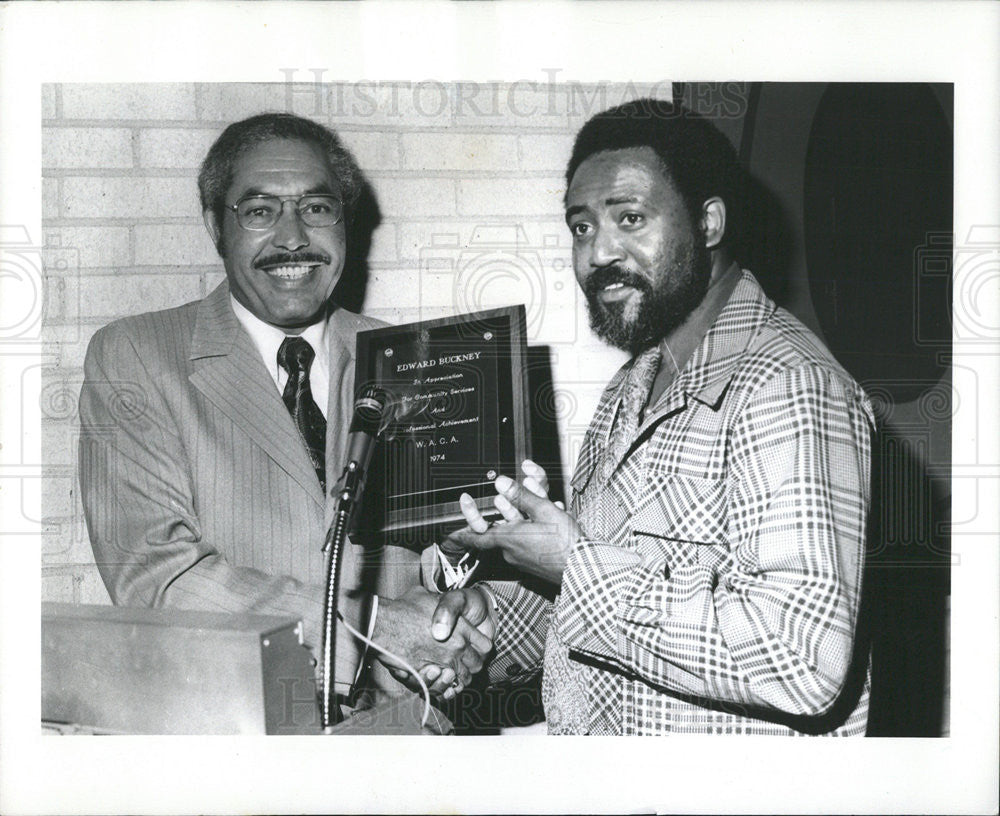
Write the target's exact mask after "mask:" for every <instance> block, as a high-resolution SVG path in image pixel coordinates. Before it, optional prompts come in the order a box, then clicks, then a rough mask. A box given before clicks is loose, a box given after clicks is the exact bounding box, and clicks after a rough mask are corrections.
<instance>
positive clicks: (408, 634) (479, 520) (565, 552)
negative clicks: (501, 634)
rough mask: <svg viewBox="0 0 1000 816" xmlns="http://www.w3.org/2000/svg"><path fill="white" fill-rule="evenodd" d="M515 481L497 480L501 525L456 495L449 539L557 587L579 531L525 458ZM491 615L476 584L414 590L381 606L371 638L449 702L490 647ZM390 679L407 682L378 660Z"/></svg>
mask: <svg viewBox="0 0 1000 816" xmlns="http://www.w3.org/2000/svg"><path fill="white" fill-rule="evenodd" d="M521 470H522V472H523V474H524V480H523V481H522V483H521V484H518V483H517V482H515V481H514V480H513V479H511V478H509V477H507V476H499V477H497V479H496V482H495V486H496V489H497V495H496V496H495V498H494V501H493V503H494V505H495V507H496V508H497V510H498V511H499V512H500V515H501V517H502V518H501V521H500V522H499V523H496V524H492V523H489V522H487V521H486V520H485V519H484V518H483V517H482V515H481V514H480V513H479V511H478V510H477V509H476V504H475V502H474V501H473V500H472V499H471V498H470V497H469V496H467V495H464V494H463V495H462V497H461V499H460V501H459V504H460V506H461V509H462V515H463V516H465V520H466V522H467V526H466V527H464V528H462V529H461V530H458V531H456V532H455V533H453V534H452V536H451V537H452V539H453V541H454V542H455V543H456V544H457V545H459V546H460V547H462V548H465V549H469V550H499V551H500V552H501V553H502V554H503V558H504V560H505V561H506V562H507V563H509V564H511V565H512V566H514V567H518V568H519V569H521V570H522V571H523V572H524V573H525V574H527V575H533V576H535V577H536V578H541V579H543V580H546V581H549V582H550V583H552V584H553V585H554V586H556V587H559V585H560V584H561V583H562V575H563V571H564V570H565V569H566V563H567V559H568V557H569V554H570V551H571V550H572V548H573V546H574V544H576V543H577V542H579V541H581V540H582V539H583V538H584V535H583V530H582V529H581V528H580V526H579V524H577V521H576V519H575V518H573V516H571V515H570V514H569V513H567V512H566V510H565V508H564V507H563V505H562V503H561V502H551V501H549V498H548V479H547V477H546V474H545V471H544V469H543V468H542V467H541V466H539V465H537V464H535V463H534V462H532V461H531V460H530V459H526V460H525V461H524V462H523V463H522V465H521ZM496 628H497V620H496V611H495V610H494V608H493V598H492V593H489V591H488V590H486V589H485V588H484V587H482V586H472V587H468V588H465V589H454V590H451V591H450V592H446V593H444V594H443V595H437V594H435V593H432V592H429V591H427V590H426V589H423V588H422V587H413V588H412V589H410V590H409V591H408V592H407V593H406V594H405V595H404V596H403V597H402V598H398V599H396V600H394V601H385V606H383V605H382V604H380V606H379V612H378V615H377V616H376V621H375V636H374V640H375V641H376V642H377V643H379V644H380V645H382V646H384V647H385V648H387V649H389V651H391V652H394V653H395V654H397V655H399V656H400V657H403V658H404V659H406V660H407V661H408V662H409V663H410V665H411V666H413V667H414V668H415V669H416V670H417V671H418V672H419V673H420V676H421V677H422V678H423V680H424V682H426V683H427V686H428V688H429V689H430V691H431V693H433V694H436V695H437V696H440V697H443V698H444V699H446V700H448V699H451V698H452V697H454V696H455V695H456V694H457V693H458V692H459V691H461V690H462V689H463V688H464V687H465V686H467V685H468V683H469V681H470V680H471V679H472V675H473V674H475V673H476V672H478V671H479V670H480V669H482V667H483V665H484V661H485V659H486V657H487V656H488V655H489V653H490V652H491V651H492V649H493V640H494V636H495V635H496ZM379 659H380V660H381V661H382V662H383V663H384V664H385V665H386V666H387V667H388V668H389V670H390V671H391V672H392V673H393V676H394V677H396V679H398V680H401V681H403V682H406V683H408V684H411V683H412V682H414V681H413V680H412V678H410V677H409V673H408V672H407V671H405V670H404V669H402V668H401V667H400V666H399V664H398V663H395V662H393V661H392V660H391V659H390V658H379Z"/></svg>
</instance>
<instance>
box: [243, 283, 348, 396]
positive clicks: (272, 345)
mask: <svg viewBox="0 0 1000 816" xmlns="http://www.w3.org/2000/svg"><path fill="white" fill-rule="evenodd" d="M229 299H230V301H231V302H232V305H233V312H234V313H235V314H236V319H237V320H238V321H239V322H240V325H241V326H243V328H244V329H246V331H247V334H249V335H250V339H251V340H253V342H254V345H255V346H256V347H257V350H258V351H259V352H260V356H261V358H262V359H263V360H264V365H265V366H267V370H268V372H269V373H270V374H271V377H272V379H274V381H275V382H277V381H278V348H279V347H280V346H281V343H282V341H283V340H284V339H285V337H287V336H288V335H286V334H285V333H284V332H283V331H282V330H281V329H279V328H278V327H277V326H272V325H271V324H270V323H265V322H264V321H263V320H261V319H260V318H259V317H257V315H255V314H254V313H253V312H251V311H250V310H249V309H248V308H247V307H246V306H244V305H243V304H242V303H240V302H239V301H238V300H237V299H236V298H235V297H233V295H232V293H230V295H229ZM326 324H327V321H326V320H325V319H320V320H319V321H318V322H316V323H313V324H312V325H311V326H308V327H306V328H305V329H304V330H303V331H302V333H301V334H300V335H299V336H300V337H301V338H302V339H303V340H305V341H307V342H308V343H309V345H310V346H312V347H313V351H314V352H316V356H315V358H314V360H313V365H317V364H318V365H320V366H321V367H322V368H323V370H326V369H327V368H328V364H329V358H330V350H329V348H328V346H327V337H326Z"/></svg>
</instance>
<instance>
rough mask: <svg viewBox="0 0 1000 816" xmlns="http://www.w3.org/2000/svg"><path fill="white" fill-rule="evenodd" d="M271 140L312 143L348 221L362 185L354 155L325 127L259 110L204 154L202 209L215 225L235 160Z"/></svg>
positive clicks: (200, 183)
mask: <svg viewBox="0 0 1000 816" xmlns="http://www.w3.org/2000/svg"><path fill="white" fill-rule="evenodd" d="M272 139H293V140H296V141H300V142H306V143H307V144H313V145H316V147H318V148H319V149H320V150H321V151H323V153H324V155H325V156H326V159H327V162H328V163H329V165H330V171H331V172H332V174H333V177H334V178H335V179H337V183H338V184H339V185H340V193H341V196H342V197H343V201H344V218H345V220H347V221H350V219H351V216H352V214H353V210H354V206H355V204H356V203H357V200H358V196H359V195H360V194H361V189H362V187H363V185H364V181H363V177H362V175H361V170H360V169H359V168H358V165H357V163H356V162H355V161H354V157H353V156H352V155H351V154H350V152H349V151H348V150H347V148H345V147H344V146H343V144H341V142H340V139H339V138H337V134H336V133H334V132H333V131H332V130H330V129H329V128H325V127H323V126H322V125H319V124H317V123H316V122H313V121H312V120H310V119H304V118H302V117H301V116H295V115H294V114H291V113H262V114H260V115H258V116H251V117H250V118H249V119H244V120H242V121H240V122H234V123H233V124H231V125H230V126H229V127H227V128H226V129H225V130H224V131H222V135H220V136H219V138H218V139H216V140H215V144H213V145H212V147H211V148H210V149H209V151H208V155H207V156H205V161H204V162H202V165H201V172H199V173H198V192H199V194H200V195H201V208H202V210H211V211H212V212H213V213H214V214H215V218H216V220H217V222H218V223H219V224H221V223H222V219H223V216H224V215H225V206H226V204H225V201H226V192H227V191H228V190H229V186H230V185H231V184H232V183H233V170H234V168H235V166H236V161H237V159H239V157H240V156H242V155H243V154H244V153H245V152H247V151H248V150H250V149H251V148H254V147H256V146H257V145H259V144H262V143H264V142H268V141H270V140H272Z"/></svg>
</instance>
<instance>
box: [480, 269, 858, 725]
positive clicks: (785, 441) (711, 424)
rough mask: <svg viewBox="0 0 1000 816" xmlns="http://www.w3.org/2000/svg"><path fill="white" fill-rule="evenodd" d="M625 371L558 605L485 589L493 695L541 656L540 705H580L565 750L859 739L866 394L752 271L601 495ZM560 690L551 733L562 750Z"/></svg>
mask: <svg viewBox="0 0 1000 816" xmlns="http://www.w3.org/2000/svg"><path fill="white" fill-rule="evenodd" d="M632 362H633V361H630V362H629V363H627V364H626V365H625V366H624V367H623V368H622V369H621V370H620V371H619V372H618V373H617V374H616V376H615V377H614V378H613V379H612V381H611V383H610V384H609V385H608V387H607V389H606V390H605V392H604V394H603V396H602V398H601V400H600V403H599V405H598V407H597V410H596V413H595V415H594V418H593V421H592V422H591V425H590V428H589V429H588V431H587V435H586V437H585V440H584V442H583V447H582V450H581V452H580V456H579V460H578V463H577V467H576V472H575V474H574V476H573V480H572V507H571V509H572V511H573V513H574V515H576V516H577V517H578V518H580V517H581V516H582V515H585V516H586V517H587V518H588V519H591V520H592V521H591V526H593V527H597V528H599V529H589V528H587V527H585V532H586V533H587V536H588V540H585V541H581V542H578V543H577V544H575V545H574V547H573V549H572V552H571V554H570V557H569V561H568V564H567V567H566V570H565V572H564V574H563V580H562V586H561V590H560V594H559V596H558V597H557V598H556V600H555V602H554V603H550V602H548V601H546V599H545V598H543V597H542V596H541V595H538V594H536V593H535V592H533V591H531V590H530V589H528V588H527V587H526V586H525V585H524V584H522V583H520V582H493V583H491V585H490V586H491V588H492V589H493V591H494V593H495V595H496V596H497V602H498V610H499V631H498V634H497V640H496V658H495V659H494V661H493V662H492V664H491V666H490V678H491V680H492V681H500V680H513V681H518V680H521V679H526V678H527V677H529V676H530V675H531V674H532V673H534V672H536V671H537V670H538V669H539V668H540V667H541V665H542V660H543V652H545V650H546V649H547V650H548V652H549V654H548V655H547V656H546V657H545V672H546V675H551V677H549V676H547V677H545V678H544V679H543V689H544V686H545V685H550V686H551V684H552V683H556V684H558V683H561V682H580V683H581V684H582V687H583V690H584V695H585V711H584V712H583V716H582V724H581V723H578V724H577V725H576V726H574V727H573V728H571V729H568V730H569V731H570V732H572V733H575V732H583V733H597V734H665V733H684V732H687V733H728V734H837V735H848V734H864V731H865V726H866V723H867V715H868V695H869V687H870V669H869V657H868V649H867V647H864V646H862V647H859V648H858V649H855V634H856V626H857V621H858V610H859V604H860V594H861V578H862V567H863V561H864V547H865V528H866V516H867V508H868V504H869V476H870V474H869V468H870V442H871V440H870V435H871V433H872V431H873V429H874V418H873V415H872V410H871V406H870V404H869V402H868V399H867V397H866V395H865V394H864V392H863V391H862V390H861V388H860V387H859V386H858V385H857V383H855V382H854V380H853V379H852V378H851V377H850V375H848V374H847V373H846V372H845V371H844V370H843V369H842V368H841V367H840V366H839V365H838V364H837V362H836V361H835V360H834V359H833V357H832V356H831V355H830V353H829V352H828V351H827V350H826V348H825V347H824V346H823V345H822V344H821V343H820V341H819V340H817V338H816V337H815V336H814V335H813V334H812V333H811V332H810V331H809V330H808V329H807V328H806V327H805V326H803V325H802V324H801V323H800V322H799V321H798V320H796V319H795V318H794V317H792V315H790V314H789V313H788V312H786V311H785V310H783V309H779V308H777V307H776V306H775V304H774V303H773V302H772V301H770V300H769V299H768V298H767V297H766V295H765V294H764V292H763V291H762V290H761V288H760V286H759V285H758V283H757V281H756V280H755V279H754V277H753V276H752V275H751V274H750V273H749V272H743V273H742V277H741V279H740V281H739V283H738V285H737V287H736V289H735V290H734V291H733V293H732V295H731V296H730V299H729V301H728V303H727V304H726V306H725V307H724V308H723V310H722V311H721V313H720V314H719V315H718V317H717V318H716V320H715V322H714V323H713V325H712V327H711V328H710V329H709V331H708V332H707V333H706V335H705V337H704V338H703V340H702V343H701V345H700V346H699V347H698V348H697V349H696V351H695V352H694V354H693V355H692V356H691V358H690V359H689V360H688V362H687V364H686V365H685V367H684V369H683V370H682V371H681V372H680V374H679V375H678V376H677V377H676V378H675V379H674V381H673V383H672V384H671V385H670V386H669V387H668V388H667V390H666V391H665V392H664V393H663V395H662V397H661V398H660V399H659V400H658V402H657V404H656V405H655V406H652V407H651V408H650V409H649V410H647V412H646V415H645V417H644V418H643V421H642V422H641V424H640V426H639V429H638V432H637V435H636V437H635V440H634V441H633V443H632V444H631V446H630V447H629V448H628V449H627V450H626V451H625V452H624V455H623V458H622V460H621V462H620V463H619V464H618V466H617V468H616V469H615V470H614V472H613V474H612V476H611V478H610V480H609V481H608V482H607V483H606V484H603V485H602V484H599V482H601V480H600V479H599V478H597V477H596V476H595V468H596V465H597V463H598V462H599V460H600V459H601V456H602V453H603V451H604V449H605V446H606V443H607V441H608V437H609V434H610V431H611V429H612V427H613V423H614V421H615V417H616V413H617V410H618V407H619V403H620V400H621V395H622V386H623V382H624V380H625V378H626V376H627V374H628V371H629V369H630V367H631V365H632ZM594 503H597V504H596V506H595V504H594ZM582 511H586V512H582ZM594 519H597V522H596V523H594V522H593V520H594ZM623 551H631V552H632V553H637V554H638V555H639V556H640V559H641V560H640V562H639V564H638V566H635V562H634V557H631V558H627V559H623V557H622V553H623ZM560 646H561V647H562V649H561V652H562V653H561V654H557V653H554V652H556V651H559V650H560ZM554 691H555V692H556V694H553V693H552V692H553V689H552V688H551V687H550V689H549V691H548V692H547V693H546V694H544V697H545V698H546V699H547V710H546V718H547V720H548V722H549V731H550V732H554V733H555V732H565V730H566V729H561V728H560V719H561V712H560V711H558V710H553V706H551V705H550V704H549V701H551V700H552V699H558V697H559V695H558V691H559V689H558V688H556V689H555V690H554Z"/></svg>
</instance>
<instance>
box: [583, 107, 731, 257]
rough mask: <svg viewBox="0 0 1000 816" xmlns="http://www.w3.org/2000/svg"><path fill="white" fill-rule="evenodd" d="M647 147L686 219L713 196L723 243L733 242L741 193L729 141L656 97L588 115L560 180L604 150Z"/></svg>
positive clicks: (698, 218)
mask: <svg viewBox="0 0 1000 816" xmlns="http://www.w3.org/2000/svg"><path fill="white" fill-rule="evenodd" d="M630 147H649V148H652V150H653V151H654V152H655V153H656V155H657V157H658V158H659V159H660V163H661V165H662V167H663V170H664V172H665V174H666V175H667V177H668V178H670V179H671V180H672V181H673V182H674V184H675V185H676V186H677V189H678V191H679V193H680V195H681V198H682V199H683V201H684V204H685V207H686V209H687V211H688V215H689V217H690V218H691V223H692V224H693V225H695V227H696V228H697V225H698V224H699V223H700V221H701V211H702V205H703V204H704V203H705V202H706V201H707V200H708V199H710V198H712V197H713V196H718V197H719V198H721V199H722V200H723V201H724V202H725V204H726V233H725V236H724V240H725V241H726V243H727V244H732V243H734V242H735V241H736V238H737V236H738V233H739V222H740V216H739V213H740V211H741V208H742V203H743V202H742V197H743V169H742V167H741V166H740V163H739V160H738V159H737V157H736V151H735V150H734V149H733V146H732V145H731V144H730V143H729V140H728V139H727V138H726V137H725V136H724V135H723V134H722V133H721V132H720V131H719V130H718V129H717V128H716V127H715V126H714V125H713V124H712V123H711V122H709V121H708V120H707V119H705V118H703V117H702V116H699V115H698V114H696V113H694V112H692V111H690V110H688V109H687V108H684V107H683V106H681V105H678V104H675V103H672V102H667V101H666V100H662V99H635V100H632V101H629V102H625V103H623V104H621V105H618V106H616V107H614V108H610V109H609V110H606V111H603V112H602V113H599V114H597V115H596V116H594V117H593V118H591V119H590V120H589V121H588V122H587V123H586V124H585V125H584V126H583V127H582V128H581V129H580V132H579V133H578V134H577V136H576V141H575V142H574V144H573V154H572V156H571V157H570V160H569V165H568V166H567V167H566V184H567V186H568V185H569V184H570V183H571V182H572V180H573V175H574V174H575V173H576V171H577V169H578V168H579V166H580V165H581V164H582V163H583V162H584V161H585V160H586V159H588V158H589V157H590V156H593V155H594V154H595V153H600V152H602V151H605V150H623V149H626V148H630Z"/></svg>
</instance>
